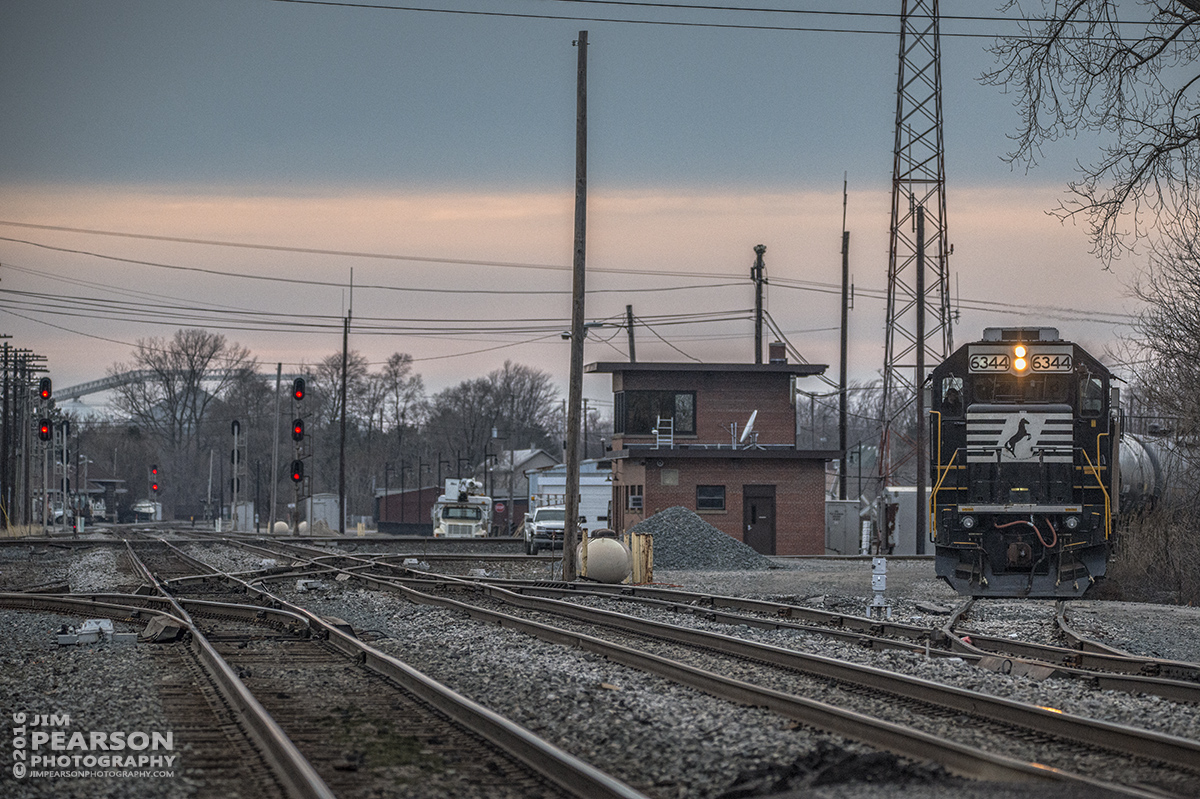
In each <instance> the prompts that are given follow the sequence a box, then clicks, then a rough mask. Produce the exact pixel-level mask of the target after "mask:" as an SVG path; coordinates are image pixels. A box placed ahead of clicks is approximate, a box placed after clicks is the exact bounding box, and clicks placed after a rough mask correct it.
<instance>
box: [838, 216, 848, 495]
mask: <svg viewBox="0 0 1200 799" xmlns="http://www.w3.org/2000/svg"><path fill="white" fill-rule="evenodd" d="M844 197H845V195H843V201H842V202H843V206H842V207H843V211H842V228H843V229H842V346H841V355H840V364H839V365H840V367H841V368H840V372H839V376H838V449H840V450H841V451H842V460H841V465H840V466H839V467H838V499H845V498H846V468H847V466H848V465H849V461H848V460H847V458H846V426H847V418H846V417H847V415H848V414H847V409H846V404H847V401H848V397H847V396H846V388H847V380H846V369H847V353H846V350H847V348H848V346H849V328H850V231H849V230H846V229H845V227H846V218H845V213H846V212H845V210H844V209H845V205H844V203H845V199H844Z"/></svg>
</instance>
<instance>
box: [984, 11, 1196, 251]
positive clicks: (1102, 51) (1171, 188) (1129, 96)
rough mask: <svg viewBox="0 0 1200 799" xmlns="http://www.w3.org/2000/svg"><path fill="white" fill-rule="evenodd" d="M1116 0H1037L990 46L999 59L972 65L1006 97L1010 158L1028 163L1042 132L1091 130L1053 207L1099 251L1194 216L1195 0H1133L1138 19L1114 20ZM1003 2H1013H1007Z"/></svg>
mask: <svg viewBox="0 0 1200 799" xmlns="http://www.w3.org/2000/svg"><path fill="white" fill-rule="evenodd" d="M1127 5H1128V4H1122V3H1119V2H1118V0H1043V2H1042V11H1041V13H1040V14H1036V15H1033V16H1032V17H1031V18H1028V19H1026V20H1025V21H1023V22H1022V23H1021V24H1022V33H1021V34H1020V35H1016V36H1008V37H1004V38H1002V39H1000V40H999V41H998V42H997V43H996V44H995V46H994V47H993V48H992V52H993V53H994V54H995V55H996V57H997V59H998V61H999V62H1000V66H999V67H998V68H997V69H995V70H994V71H992V72H989V73H987V74H986V75H984V80H985V82H988V83H991V84H994V85H998V86H1003V87H1004V88H1005V89H1007V90H1010V91H1013V92H1015V93H1016V95H1017V99H1016V102H1015V105H1016V107H1017V109H1018V111H1019V112H1020V115H1021V123H1020V127H1019V129H1018V131H1017V134H1016V135H1015V136H1014V137H1013V139H1014V141H1015V142H1016V146H1015V148H1014V150H1013V151H1012V152H1011V153H1010V154H1009V158H1010V159H1011V160H1012V161H1014V162H1022V163H1026V164H1030V165H1032V164H1033V163H1035V162H1036V161H1037V160H1038V158H1039V157H1040V156H1041V154H1042V148H1043V146H1044V145H1045V144H1046V143H1048V142H1054V141H1056V140H1058V139H1062V138H1067V137H1076V136H1079V135H1081V134H1099V135H1101V136H1102V142H1103V144H1102V146H1101V149H1100V151H1099V158H1098V159H1097V160H1096V161H1095V162H1093V163H1089V164H1081V165H1080V167H1079V169H1080V177H1079V179H1077V180H1075V181H1073V182H1071V183H1070V184H1069V185H1070V190H1071V192H1072V193H1073V194H1074V199H1072V200H1070V201H1068V202H1065V203H1063V204H1062V205H1061V206H1060V208H1059V209H1058V213H1059V214H1060V216H1062V217H1071V216H1076V215H1081V216H1083V217H1084V218H1086V219H1087V220H1088V225H1089V228H1090V233H1091V236H1092V241H1093V245H1094V251H1095V252H1096V254H1098V255H1099V256H1100V257H1101V258H1103V259H1104V260H1106V261H1107V260H1110V259H1112V258H1113V257H1115V256H1117V255H1119V254H1120V252H1122V251H1123V250H1125V249H1128V248H1131V247H1132V246H1133V245H1134V244H1135V243H1136V242H1137V241H1138V240H1139V239H1141V238H1143V237H1145V236H1146V235H1148V234H1150V233H1151V231H1152V230H1153V231H1157V232H1162V233H1166V234H1168V235H1176V234H1177V233H1178V232H1179V231H1184V232H1185V233H1186V232H1187V231H1192V230H1195V229H1196V227H1197V222H1198V220H1200V195H1198V194H1197V190H1198V188H1200V183H1197V181H1196V180H1195V179H1194V178H1195V177H1196V176H1193V174H1192V173H1193V172H1195V171H1196V170H1197V168H1198V167H1200V149H1198V146H1200V74H1197V68H1196V60H1197V57H1198V56H1200V37H1198V36H1197V32H1198V31H1200V0H1140V2H1139V3H1138V5H1139V6H1140V8H1141V9H1142V10H1143V11H1144V12H1145V13H1144V15H1142V19H1143V21H1140V22H1133V21H1130V20H1127V19H1122V14H1121V12H1122V11H1127V10H1128V8H1127ZM1005 8H1009V9H1011V8H1016V9H1018V10H1020V11H1023V10H1024V9H1023V8H1022V6H1021V5H1019V4H1018V3H1017V2H1016V0H1012V1H1011V2H1009V3H1008V5H1007V6H1006V7H1005ZM1125 16H1128V14H1126V15H1125Z"/></svg>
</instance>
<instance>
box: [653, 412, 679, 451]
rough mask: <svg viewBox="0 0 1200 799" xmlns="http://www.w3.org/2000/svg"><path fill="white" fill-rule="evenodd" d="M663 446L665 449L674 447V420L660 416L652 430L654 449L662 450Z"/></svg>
mask: <svg viewBox="0 0 1200 799" xmlns="http://www.w3.org/2000/svg"><path fill="white" fill-rule="evenodd" d="M664 445H665V446H666V447H667V449H671V448H672V447H674V446H675V420H674V419H669V418H665V417H662V416H660V417H658V424H657V425H656V426H655V428H654V448H655V449H662V447H663V446H664Z"/></svg>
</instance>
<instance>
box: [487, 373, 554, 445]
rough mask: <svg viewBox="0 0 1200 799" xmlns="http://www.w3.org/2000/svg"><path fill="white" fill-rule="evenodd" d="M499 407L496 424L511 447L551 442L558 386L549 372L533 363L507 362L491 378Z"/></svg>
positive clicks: (489, 380)
mask: <svg viewBox="0 0 1200 799" xmlns="http://www.w3.org/2000/svg"><path fill="white" fill-rule="evenodd" d="M487 379H488V383H489V384H490V385H491V389H492V396H493V398H494V401H495V406H496V424H497V425H498V426H499V427H500V428H502V429H503V430H504V435H505V437H506V438H507V439H508V448H509V449H521V448H524V447H526V446H530V445H535V446H540V447H548V446H550V445H551V444H552V440H551V429H552V428H551V426H550V420H551V418H552V414H553V410H554V405H555V403H557V402H558V389H556V388H555V387H554V383H553V381H552V379H551V377H550V375H549V374H548V373H546V372H543V371H542V370H540V369H535V368H533V367H531V366H523V365H521V364H516V363H513V362H512V361H505V362H504V366H503V367H502V368H500V369H497V370H495V371H494V372H491V373H490V374H489V375H488V377H487Z"/></svg>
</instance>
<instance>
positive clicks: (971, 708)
mask: <svg viewBox="0 0 1200 799" xmlns="http://www.w3.org/2000/svg"><path fill="white" fill-rule="evenodd" d="M351 559H352V560H356V559H358V558H351ZM424 577H425V579H423V580H422V582H423V583H427V582H428V577H429V576H428V575H425V576H424ZM351 579H357V580H361V581H363V582H364V583H366V584H367V585H369V586H371V587H377V588H385V589H390V590H398V591H400V592H401V593H402V594H404V595H405V596H407V597H408V598H410V599H412V600H413V601H417V602H423V603H426V604H436V605H441V606H445V607H455V608H458V609H460V610H463V611H465V612H467V613H468V614H469V615H471V616H472V617H473V618H479V619H481V620H486V621H490V622H492V623H495V624H499V625H501V626H506V627H517V628H519V629H521V630H522V631H525V632H527V633H529V634H533V635H537V636H538V637H541V638H543V639H544V640H548V641H551V642H554V643H559V644H567V645H573V646H577V647H581V648H585V649H589V650H591V651H595V652H597V653H598V654H604V655H605V656H606V657H607V656H610V655H609V653H610V652H611V653H612V655H611V656H612V659H614V660H615V661H616V662H621V663H624V664H625V665H630V666H632V667H634V668H639V669H642V670H648V671H651V672H654V673H658V674H660V675H661V676H669V675H673V676H670V678H671V679H676V680H677V681H680V682H682V683H683V684H688V685H692V686H693V687H696V688H700V689H701V690H706V691H708V692H710V693H712V692H714V691H717V692H718V693H717V694H716V695H719V696H721V695H725V694H722V693H720V691H721V690H722V689H720V687H719V686H720V685H721V684H722V682H723V681H725V680H727V678H724V677H720V676H719V675H714V674H711V673H709V672H702V675H696V674H694V673H692V672H700V671H701V670H698V669H693V667H690V666H685V665H684V664H680V663H676V662H674V661H670V660H666V659H664V658H657V657H656V656H651V655H647V654H646V653H639V652H636V651H634V650H630V649H628V648H626V647H622V646H620V645H619V644H613V643H611V642H607V641H602V640H601V639H596V638H593V637H591V636H586V635H583V634H581V633H574V632H570V631H565V630H561V629H559V628H555V627H551V626H548V625H542V624H539V623H537V622H532V621H529V620H525V619H519V618H517V617H513V616H511V615H508V614H503V613H499V612H496V611H490V610H486V609H483V608H479V607H477V606H473V605H470V604H468V603H463V602H458V601H456V600H453V599H447V598H439V597H434V596H433V595H431V594H426V593H424V592H421V591H417V590H415V589H412V588H409V587H408V586H407V585H406V584H405V583H406V581H404V580H393V579H388V578H380V577H375V576H373V575H368V574H363V573H361V572H354V573H351ZM443 584H444V585H445V586H447V587H453V588H456V589H458V590H468V591H473V592H476V593H480V594H485V595H488V596H490V597H492V598H494V599H499V600H501V601H504V602H508V603H510V604H514V605H517V606H519V607H525V608H527V609H534V610H541V611H543V612H547V611H548V612H551V613H557V614H560V615H566V616H568V617H572V618H576V619H578V620H581V621H584V622H587V623H600V624H605V625H606V626H612V627H616V628H618V629H623V630H626V631H629V632H635V633H636V634H641V635H652V636H654V637H658V638H663V639H666V640H675V641H677V642H680V643H685V644H688V645H693V646H700V647H703V648H706V649H717V650H719V651H730V652H733V653H735V654H742V656H744V657H749V658H751V659H755V660H763V661H766V662H773V663H776V665H785V667H788V668H797V670H800V671H805V672H808V673H810V674H818V675H819V676H824V677H828V678H831V679H837V680H845V681H848V682H857V683H858V684H862V685H865V686H866V687H871V688H875V689H877V690H886V691H888V692H890V693H892V694H896V695H900V696H906V697H907V698H913V699H918V700H921V701H926V702H928V703H931V704H934V705H940V706H943V707H952V708H953V709H955V710H960V711H964V712H969V713H972V714H977V715H988V714H990V713H993V712H995V711H996V710H1000V711H1002V712H1001V713H1000V714H999V715H1001V716H1006V717H1007V718H1004V719H1003V720H1005V721H1008V722H1009V723H1013V724H1016V725H1018V726H1023V727H1027V728H1032V729H1037V730H1041V731H1048V732H1051V733H1053V734H1056V735H1058V736H1059V737H1063V738H1066V739H1068V740H1073V741H1078V742H1081V743H1084V744H1088V745H1099V746H1104V747H1107V748H1110V749H1112V748H1114V742H1116V743H1118V744H1119V743H1122V742H1124V743H1126V744H1128V748H1127V749H1126V750H1124V751H1125V752H1126V753H1127V754H1131V755H1134V756H1138V757H1151V758H1152V759H1153V760H1159V761H1162V760H1166V761H1168V762H1172V764H1173V765H1181V766H1182V767H1184V768H1188V769H1191V770H1194V764H1195V762H1197V760H1196V759H1197V757H1200V746H1198V745H1195V744H1192V742H1190V741H1185V740H1183V739H1177V738H1173V737H1171V736H1165V735H1161V734H1157V733H1147V732H1144V731H1140V730H1133V729H1130V728H1126V727H1121V726H1119V725H1113V724H1108V723H1106V722H1096V721H1091V720H1088V719H1079V718H1077V717H1074V716H1069V715H1066V714H1060V713H1058V712H1056V711H1052V710H1047V709H1043V708H1034V707H1030V706H1028V705H1022V704H1020V703H1016V702H1011V701H1009V700H1004V699H999V698H996V697H989V696H987V695H984V694H977V693H974V692H971V691H965V690H963V689H958V688H951V687H948V686H941V685H938V684H936V683H931V682H928V681H924V680H919V679H917V678H910V677H904V676H902V675H895V674H892V673H889V672H883V671H880V670H877V669H872V668H870V667H866V666H858V665H855V664H849V663H845V662H842V661H836V660H833V659H830V658H823V657H820V656H815V655H804V654H802V653H797V652H793V651H790V650H784V649H780V648H778V647H771V646H768V645H764V644H755V643H752V642H747V641H743V640H742V639H737V638H732V637H730V636H725V635H721V634H717V633H706V632H702V631H695V630H689V629H687V628H679V627H674V626H672V625H663V624H660V623H658V622H648V621H646V620H642V619H637V618H634V617H630V616H625V615H624V614H617V613H612V612H611V611H601V610H596V609H591V608H580V607H579V606H576V605H573V604H570V603H565V602H560V601H558V600H550V599H538V598H532V597H525V596H521V595H519V594H516V593H514V592H512V591H509V590H507V589H504V588H499V587H494V586H491V585H488V584H486V583H477V582H472V581H467V580H462V579H458V578H443ZM598 619H603V620H602V621H599V622H598ZM779 661H782V662H779ZM797 662H800V663H804V664H806V666H808V667H807V668H806V667H798V666H797ZM638 663H641V665H637V664H638ZM843 670H844V671H843ZM855 676H857V677H858V680H856V679H855V678H854V677H855ZM894 681H898V682H900V683H901V684H903V685H904V687H905V688H906V689H907V690H896V687H895V685H894V684H893V682H894ZM731 682H734V683H737V685H736V686H735V687H733V688H731V689H730V691H731V693H730V694H729V695H727V696H726V698H733V699H735V701H747V699H746V696H747V694H745V693H743V692H745V691H750V692H753V691H757V690H762V691H765V692H767V693H766V694H764V695H762V696H759V697H758V699H757V700H756V701H753V702H751V703H752V704H758V703H765V705H766V706H768V707H770V708H772V709H773V710H776V711H777V712H781V713H783V714H784V715H791V714H792V713H794V712H797V709H796V707H795V706H794V705H789V704H788V703H787V702H790V701H792V700H794V701H796V702H799V703H803V704H804V705H805V706H806V708H807V709H806V711H805V712H804V713H802V714H801V715H792V716H791V717H793V718H796V719H797V720H801V721H805V723H810V724H813V725H814V726H818V727H821V728H823V729H829V730H831V731H834V732H838V733H840V734H846V735H849V736H850V737H855V738H858V739H859V740H865V741H867V742H870V743H874V744H876V745H879V746H882V747H883V748H887V749H890V750H891V751H894V752H897V753H898V754H902V755H904V756H907V757H917V758H919V759H929V750H928V747H929V746H930V745H931V744H930V742H929V741H924V740H923V741H921V743H920V745H919V748H918V749H917V750H910V749H906V748H905V745H904V743H903V742H901V741H898V740H896V739H895V738H893V737H891V735H888V734H884V735H882V736H881V737H880V738H879V739H875V738H872V737H871V734H870V733H869V732H868V731H867V730H864V729H863V728H861V727H858V726H857V725H856V723H857V724H863V723H864V721H863V719H864V718H865V717H861V716H860V717H858V718H856V719H855V722H856V723H852V722H848V721H847V720H846V719H845V718H838V719H837V720H833V719H830V718H828V717H824V718H823V720H822V721H817V720H815V719H814V718H813V717H812V716H810V715H809V713H811V712H812V711H813V707H812V706H811V705H812V704H815V705H820V706H821V707H822V708H823V709H826V710H827V709H828V706H825V705H823V704H822V703H819V702H815V700H807V699H803V698H801V697H792V696H789V695H782V696H784V697H786V699H787V702H784V701H783V700H781V699H780V698H779V697H778V696H774V695H773V694H774V693H775V692H772V691H770V689H759V688H757V687H756V686H749V685H747V684H745V683H741V682H739V681H731ZM930 695H932V696H934V697H937V696H939V695H940V696H943V697H949V698H950V699H951V700H956V701H951V702H949V703H947V702H946V700H945V698H943V699H942V701H940V702H939V701H936V699H933V700H931V699H930V698H928V697H929V696H930ZM781 702H783V704H781ZM835 710H838V712H843V711H840V709H835ZM1004 711H1007V712H1004ZM853 715H857V714H853ZM868 721H869V722H870V724H869V726H868V730H869V729H870V726H871V725H873V723H874V722H876V721H878V720H874V719H870V720H868ZM880 723H883V724H887V722H880ZM847 724H849V725H850V726H851V727H854V729H855V730H856V733H850V732H848V727H847V726H844V725H847ZM1077 725H1082V727H1083V730H1084V734H1083V735H1082V736H1081V735H1080V730H1079V729H1078V728H1077ZM1047 727H1049V728H1051V729H1049V730H1047ZM901 729H903V730H904V733H905V734H907V733H915V734H917V735H918V736H923V735H924V733H919V732H917V731H915V730H908V729H907V728H901ZM892 732H894V731H892ZM1089 738H1092V740H1088V739H1089ZM1124 739H1132V743H1131V742H1130V741H1129V740H1124ZM934 740H936V741H937V742H938V745H939V746H940V745H941V744H943V743H946V742H942V741H941V740H940V739H934ZM908 742H909V743H910V744H911V742H912V739H908ZM1179 744H1182V746H1183V750H1184V751H1182V752H1180V751H1178V750H1177V749H1173V748H1172V747H1173V746H1174V745H1179ZM954 746H955V747H958V749H959V751H957V752H956V753H955V755H954V756H953V757H951V756H947V759H946V760H940V759H939V762H942V763H943V764H944V765H946V766H947V768H952V769H956V768H962V767H963V764H962V763H961V762H959V761H958V760H957V758H961V757H963V756H964V753H963V752H962V751H961V750H963V749H966V750H969V751H971V752H975V750H972V749H971V748H970V747H961V746H960V745H957V744H955V745H954ZM1164 748H1165V749H1167V750H1169V751H1167V752H1166V753H1164ZM935 751H938V750H935ZM981 754H983V755H984V756H986V757H989V758H990V757H991V755H990V754H989V753H981ZM1164 754H1165V756H1164ZM1176 761H1178V762H1176ZM1014 762H1017V763H1018V765H1019V766H1021V767H1022V768H1027V767H1029V765H1030V764H1025V763H1020V762H1019V761H1014ZM975 767H976V768H979V766H978V765H976V766H975ZM995 767H996V765H995V763H992V764H991V765H989V766H988V767H987V768H988V769H991V768H995ZM1034 767H1035V768H1041V767H1040V766H1037V764H1034ZM960 773H963V774H964V776H973V777H976V778H980V779H986V778H992V777H989V776H986V775H987V773H988V772H987V771H986V770H983V771H976V772H966V771H963V772H960ZM1022 773H1028V772H1022ZM1055 773H1056V774H1060V775H1066V773H1065V772H1058V771H1055ZM1067 776H1068V778H1076V777H1078V778H1079V779H1081V780H1082V781H1085V782H1088V783H1089V784H1092V785H1095V786H1097V787H1099V786H1103V787H1106V788H1109V789H1111V786H1110V785H1109V784H1108V783H1100V782H1099V781H1095V780H1092V779H1091V778H1090V777H1086V776H1082V775H1067ZM1122 790H1125V791H1128V792H1130V795H1155V794H1153V793H1144V792H1142V790H1141V789H1137V788H1130V787H1128V786H1126V787H1124V788H1122Z"/></svg>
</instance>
